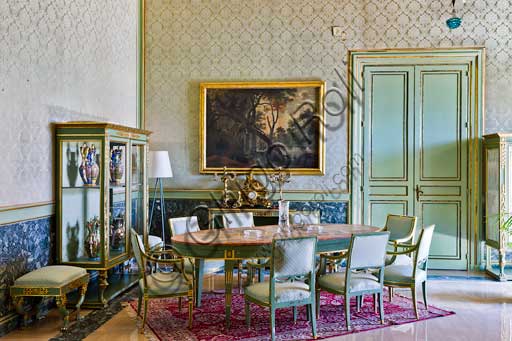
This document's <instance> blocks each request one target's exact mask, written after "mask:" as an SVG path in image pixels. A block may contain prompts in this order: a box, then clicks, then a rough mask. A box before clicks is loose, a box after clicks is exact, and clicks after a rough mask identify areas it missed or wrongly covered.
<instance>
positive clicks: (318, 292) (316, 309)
mask: <svg viewBox="0 0 512 341" xmlns="http://www.w3.org/2000/svg"><path fill="white" fill-rule="evenodd" d="M315 313H316V318H317V319H318V318H320V290H316V298H315Z"/></svg>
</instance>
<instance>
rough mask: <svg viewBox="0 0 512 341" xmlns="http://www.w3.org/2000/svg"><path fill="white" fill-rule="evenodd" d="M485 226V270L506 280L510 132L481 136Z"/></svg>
mask: <svg viewBox="0 0 512 341" xmlns="http://www.w3.org/2000/svg"><path fill="white" fill-rule="evenodd" d="M483 144H484V148H483V151H484V155H483V161H484V178H483V179H484V202H485V204H484V214H483V217H484V228H485V245H486V271H487V273H489V274H490V275H491V276H493V277H495V278H497V279H499V280H501V281H506V280H510V279H512V262H511V260H512V252H511V251H512V250H509V248H510V246H512V238H511V233H510V232H511V229H510V227H509V226H508V225H509V224H508V223H507V221H510V220H509V219H510V218H511V214H512V212H511V211H512V195H511V186H512V173H511V171H512V133H496V134H490V135H485V136H484V141H483Z"/></svg>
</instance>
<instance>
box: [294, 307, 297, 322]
mask: <svg viewBox="0 0 512 341" xmlns="http://www.w3.org/2000/svg"><path fill="white" fill-rule="evenodd" d="M293 323H294V324H295V323H297V306H294V307H293Z"/></svg>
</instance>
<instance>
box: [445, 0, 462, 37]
mask: <svg viewBox="0 0 512 341" xmlns="http://www.w3.org/2000/svg"><path fill="white" fill-rule="evenodd" d="M460 24H462V18H460V17H458V16H457V13H455V0H452V16H451V17H450V18H449V19H448V20H446V26H448V28H449V29H450V30H454V29H456V28H458V27H459V26H460Z"/></svg>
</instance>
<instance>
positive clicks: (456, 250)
mask: <svg viewBox="0 0 512 341" xmlns="http://www.w3.org/2000/svg"><path fill="white" fill-rule="evenodd" d="M460 208H461V207H460V201H442V200H437V201H426V200H423V201H422V202H421V203H420V212H419V213H418V215H419V216H421V217H423V226H429V225H431V224H435V225H436V227H435V233H434V237H433V239H432V246H431V247H430V259H431V260H432V259H453V260H459V259H461V257H462V250H461V240H462V231H461V228H462V226H461V223H460V218H461V216H462V212H461V210H460ZM439 218H442V219H439Z"/></svg>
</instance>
